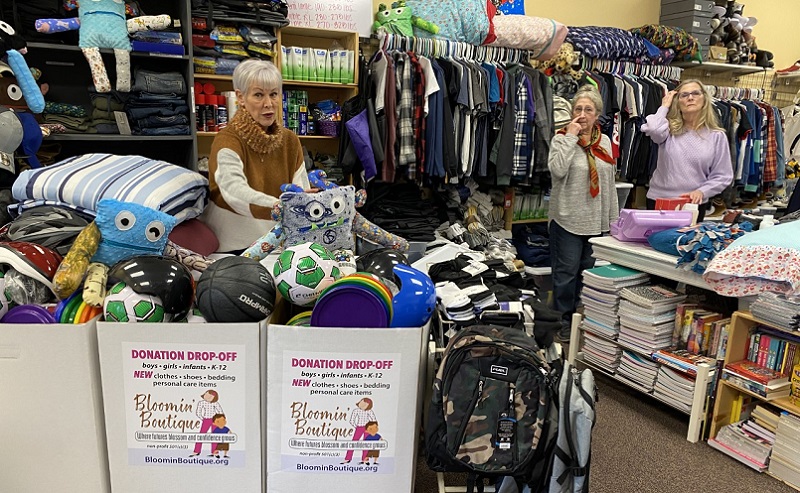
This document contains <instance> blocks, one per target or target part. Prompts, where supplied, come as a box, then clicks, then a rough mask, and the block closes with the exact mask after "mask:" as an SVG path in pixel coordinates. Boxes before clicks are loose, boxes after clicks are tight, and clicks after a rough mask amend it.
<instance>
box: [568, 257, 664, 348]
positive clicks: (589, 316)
mask: <svg viewBox="0 0 800 493" xmlns="http://www.w3.org/2000/svg"><path fill="white" fill-rule="evenodd" d="M649 280H650V276H649V275H648V274H646V273H644V272H639V271H637V270H633V269H628V268H627V267H622V266H619V265H615V264H610V265H606V266H603V267H595V268H594V269H588V270H585V271H583V289H582V290H581V301H582V302H583V328H584V330H586V331H590V332H593V333H595V334H597V335H600V336H602V337H606V338H608V339H616V338H617V334H618V333H619V317H618V316H617V309H618V307H619V298H620V295H619V293H620V291H621V290H622V289H623V288H626V287H630V286H638V285H640V284H645V283H647V282H649Z"/></svg>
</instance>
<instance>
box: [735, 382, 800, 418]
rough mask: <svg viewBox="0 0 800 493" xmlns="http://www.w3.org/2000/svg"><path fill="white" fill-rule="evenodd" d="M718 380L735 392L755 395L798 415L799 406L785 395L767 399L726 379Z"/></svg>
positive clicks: (799, 413) (799, 412)
mask: <svg viewBox="0 0 800 493" xmlns="http://www.w3.org/2000/svg"><path fill="white" fill-rule="evenodd" d="M720 382H722V384H723V385H727V386H728V387H730V388H732V389H734V390H736V391H737V392H741V393H743V394H747V395H749V396H752V397H755V398H756V399H759V400H761V401H764V402H765V403H767V404H769V405H771V406H775V407H777V408H780V409H783V410H784V411H786V412H788V413H791V414H794V415H795V416H797V417H800V407H797V406H795V405H794V404H792V401H791V400H789V397H788V396H787V397H779V398H777V399H772V400H769V401H768V400H766V399H765V398H764V397H763V396H761V395H758V394H756V393H755V392H750V391H749V390H747V389H744V388H742V387H739V386H738V385H736V384H734V383H731V382H730V381H728V380H720Z"/></svg>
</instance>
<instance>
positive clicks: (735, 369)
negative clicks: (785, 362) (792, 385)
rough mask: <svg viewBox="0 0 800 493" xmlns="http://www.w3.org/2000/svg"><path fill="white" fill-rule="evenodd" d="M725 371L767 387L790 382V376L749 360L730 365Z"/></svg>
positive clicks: (726, 366)
mask: <svg viewBox="0 0 800 493" xmlns="http://www.w3.org/2000/svg"><path fill="white" fill-rule="evenodd" d="M725 369H726V370H728V371H730V372H731V373H735V374H736V375H738V376H740V377H743V378H746V379H748V380H752V381H754V382H757V383H760V384H762V385H766V386H770V385H775V384H779V383H783V382H788V381H789V376H788V375H784V374H782V373H780V372H777V371H775V370H771V369H769V368H765V367H763V366H760V365H758V364H756V363H753V362H752V361H748V360H741V361H737V362H735V363H728V364H727V365H725Z"/></svg>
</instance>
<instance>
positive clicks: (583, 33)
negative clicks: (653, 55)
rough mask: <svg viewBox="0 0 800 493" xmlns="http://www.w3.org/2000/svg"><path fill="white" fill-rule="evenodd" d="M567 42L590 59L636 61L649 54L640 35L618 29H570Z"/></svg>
mask: <svg viewBox="0 0 800 493" xmlns="http://www.w3.org/2000/svg"><path fill="white" fill-rule="evenodd" d="M567 42H569V43H571V44H572V45H573V46H574V47H575V49H576V50H577V51H580V52H582V53H583V55H584V56H588V57H590V58H603V59H606V60H618V59H622V60H634V59H637V58H640V57H645V56H647V54H648V51H647V45H646V44H645V43H644V40H643V39H642V38H641V37H640V36H639V35H637V34H633V33H631V32H628V31H625V30H624V29H619V28H616V27H597V26H585V27H570V28H569V32H568V33H567Z"/></svg>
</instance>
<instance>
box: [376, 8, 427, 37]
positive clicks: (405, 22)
mask: <svg viewBox="0 0 800 493" xmlns="http://www.w3.org/2000/svg"><path fill="white" fill-rule="evenodd" d="M414 27H418V28H420V29H423V30H425V31H428V32H429V33H432V34H436V33H438V32H439V26H437V25H436V24H434V23H432V22H429V21H426V20H424V19H420V18H419V17H417V16H415V15H412V14H411V7H408V6H406V2H405V0H398V1H397V2H393V3H392V8H387V7H386V5H384V4H380V5H379V6H378V12H376V13H375V22H374V23H373V24H372V30H373V31H375V32H376V33H379V32H385V33H389V34H400V35H402V36H409V37H411V36H414Z"/></svg>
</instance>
